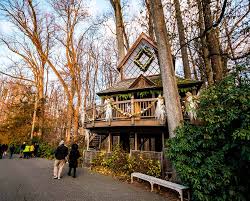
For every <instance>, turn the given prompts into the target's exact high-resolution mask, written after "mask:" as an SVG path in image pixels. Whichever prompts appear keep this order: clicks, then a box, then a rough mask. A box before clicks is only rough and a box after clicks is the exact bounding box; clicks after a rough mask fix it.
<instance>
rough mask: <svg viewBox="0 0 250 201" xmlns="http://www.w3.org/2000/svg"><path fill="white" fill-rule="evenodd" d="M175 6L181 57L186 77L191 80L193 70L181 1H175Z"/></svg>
mask: <svg viewBox="0 0 250 201" xmlns="http://www.w3.org/2000/svg"><path fill="white" fill-rule="evenodd" d="M174 6H175V13H176V20H177V27H178V33H179V41H180V46H181V57H182V63H183V69H184V76H185V78H186V79H191V70H190V66H189V61H188V52H187V46H186V37H185V28H184V25H183V19H182V13H181V6H180V2H179V0H174Z"/></svg>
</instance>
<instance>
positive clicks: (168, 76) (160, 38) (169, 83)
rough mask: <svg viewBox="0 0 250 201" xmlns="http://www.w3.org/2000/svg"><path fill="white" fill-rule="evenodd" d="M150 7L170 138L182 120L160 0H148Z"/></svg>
mask: <svg viewBox="0 0 250 201" xmlns="http://www.w3.org/2000/svg"><path fill="white" fill-rule="evenodd" d="M150 8H151V11H152V17H153V22H154V27H155V35H156V41H157V46H158V53H159V63H160V68H161V76H162V84H163V95H164V98H165V104H166V110H167V117H168V118H167V122H168V130H169V136H170V138H172V137H175V133H174V130H175V129H176V127H177V126H179V125H180V123H181V122H182V121H183V116H182V111H181V104H180V98H179V93H178V88H177V82H176V77H175V73H174V66H173V61H172V55H171V48H170V44H169V38H168V33H167V28H166V23H165V20H164V13H163V7H162V3H161V0H150Z"/></svg>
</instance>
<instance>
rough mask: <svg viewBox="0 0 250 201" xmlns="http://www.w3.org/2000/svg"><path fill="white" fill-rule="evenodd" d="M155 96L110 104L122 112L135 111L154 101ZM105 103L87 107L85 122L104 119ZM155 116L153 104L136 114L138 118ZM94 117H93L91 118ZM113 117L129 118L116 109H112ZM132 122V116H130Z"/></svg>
mask: <svg viewBox="0 0 250 201" xmlns="http://www.w3.org/2000/svg"><path fill="white" fill-rule="evenodd" d="M156 100H157V98H145V99H133V98H131V100H125V101H114V102H112V105H116V107H119V108H120V109H121V110H122V111H124V112H130V113H136V112H138V111H141V110H143V109H145V108H146V107H148V105H150V104H152V102H154V103H155V101H156ZM104 107H105V104H101V105H95V106H94V107H91V108H88V109H87V110H86V118H85V119H86V122H88V121H93V120H103V119H105V112H104V110H102V109H103V108H104ZM154 116H155V104H153V107H152V108H150V109H149V110H148V111H147V112H145V113H143V114H140V115H138V117H136V118H137V119H138V118H153V117H154ZM93 117H95V118H93ZM115 119H129V117H127V116H123V115H122V114H120V113H119V112H118V111H116V110H114V109H113V120H115ZM131 120H132V124H133V118H131Z"/></svg>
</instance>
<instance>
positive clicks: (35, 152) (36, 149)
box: [34, 142, 39, 157]
mask: <svg viewBox="0 0 250 201" xmlns="http://www.w3.org/2000/svg"><path fill="white" fill-rule="evenodd" d="M38 150H39V144H38V143H37V142H36V143H35V150H34V157H38Z"/></svg>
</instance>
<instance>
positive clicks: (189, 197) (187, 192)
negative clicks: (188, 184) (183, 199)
mask: <svg viewBox="0 0 250 201" xmlns="http://www.w3.org/2000/svg"><path fill="white" fill-rule="evenodd" d="M187 193H188V201H190V191H189V190H188V192H187Z"/></svg>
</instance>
